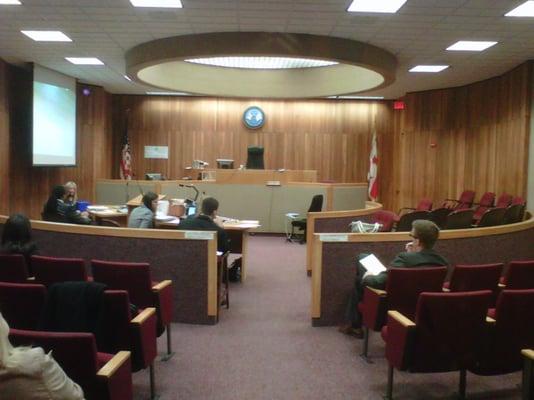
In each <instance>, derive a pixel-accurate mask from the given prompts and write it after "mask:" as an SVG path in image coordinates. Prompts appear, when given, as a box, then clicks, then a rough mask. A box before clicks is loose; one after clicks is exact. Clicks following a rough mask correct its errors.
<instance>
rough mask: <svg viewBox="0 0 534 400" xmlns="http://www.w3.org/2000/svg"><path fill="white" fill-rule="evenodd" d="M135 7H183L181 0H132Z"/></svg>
mask: <svg viewBox="0 0 534 400" xmlns="http://www.w3.org/2000/svg"><path fill="white" fill-rule="evenodd" d="M130 3H132V5H133V6H134V7H158V8H182V7H183V6H182V2H181V0H130Z"/></svg>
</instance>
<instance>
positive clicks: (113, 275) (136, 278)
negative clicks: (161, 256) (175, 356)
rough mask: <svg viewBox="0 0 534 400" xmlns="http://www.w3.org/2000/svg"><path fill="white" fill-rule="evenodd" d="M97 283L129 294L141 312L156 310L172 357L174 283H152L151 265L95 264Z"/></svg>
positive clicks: (159, 327)
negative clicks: (148, 308)
mask: <svg viewBox="0 0 534 400" xmlns="http://www.w3.org/2000/svg"><path fill="white" fill-rule="evenodd" d="M91 268H92V271H93V279H94V280H95V282H101V283H104V284H106V285H107V286H108V288H109V289H116V290H126V291H127V292H128V294H129V295H130V300H131V302H132V303H133V304H135V305H136V306H137V307H139V308H140V309H144V308H147V307H154V308H155V309H156V312H157V316H158V330H157V331H158V336H159V335H161V334H162V333H163V332H164V331H165V330H166V331H167V355H166V356H165V357H164V359H168V358H170V357H171V356H172V344H171V322H172V312H173V307H174V305H173V299H172V281H171V280H164V281H161V282H153V281H152V277H151V274H150V266H149V264H148V263H128V262H116V261H99V260H92V261H91Z"/></svg>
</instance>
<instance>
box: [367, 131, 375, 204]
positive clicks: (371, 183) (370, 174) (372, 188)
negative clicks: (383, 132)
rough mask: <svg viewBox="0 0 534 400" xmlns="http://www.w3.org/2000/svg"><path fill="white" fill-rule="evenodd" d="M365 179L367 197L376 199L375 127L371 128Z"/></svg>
mask: <svg viewBox="0 0 534 400" xmlns="http://www.w3.org/2000/svg"><path fill="white" fill-rule="evenodd" d="M367 181H368V182H369V199H370V200H372V201H376V199H377V198H378V147H377V145H376V129H374V130H373V140H372V143H371V153H370V154H369V172H368V173H367Z"/></svg>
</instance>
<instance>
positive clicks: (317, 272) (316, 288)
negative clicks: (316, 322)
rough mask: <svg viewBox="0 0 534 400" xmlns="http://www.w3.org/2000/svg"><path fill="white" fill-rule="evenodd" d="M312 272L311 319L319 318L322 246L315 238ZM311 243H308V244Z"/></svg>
mask: <svg viewBox="0 0 534 400" xmlns="http://www.w3.org/2000/svg"><path fill="white" fill-rule="evenodd" d="M313 241H314V246H313V255H312V257H313V270H312V276H311V281H312V288H311V289H312V290H311V292H312V302H311V303H312V304H311V316H312V319H313V318H320V317H321V280H322V272H323V271H322V269H323V244H322V243H321V242H320V241H319V238H318V237H317V236H316V237H314V238H313ZM310 243H311V242H308V244H310Z"/></svg>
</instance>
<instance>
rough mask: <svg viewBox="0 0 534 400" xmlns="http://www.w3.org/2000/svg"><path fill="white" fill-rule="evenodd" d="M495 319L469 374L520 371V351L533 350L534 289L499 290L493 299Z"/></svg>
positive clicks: (486, 374)
mask: <svg viewBox="0 0 534 400" xmlns="http://www.w3.org/2000/svg"><path fill="white" fill-rule="evenodd" d="M494 319H495V320H494V321H492V322H493V323H492V324H490V327H489V330H488V333H487V335H486V336H485V337H484V340H482V341H481V342H482V344H483V345H482V346H481V347H480V349H479V352H478V354H477V358H476V363H475V364H474V365H473V366H472V367H470V368H469V371H470V372H472V373H474V374H477V375H484V376H490V375H501V374H508V373H511V372H516V371H519V370H521V368H522V366H523V363H522V358H521V350H522V349H525V348H532V347H534V289H527V290H503V291H502V292H501V294H500V295H499V299H498V300H497V308H496V311H495V318H494Z"/></svg>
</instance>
